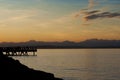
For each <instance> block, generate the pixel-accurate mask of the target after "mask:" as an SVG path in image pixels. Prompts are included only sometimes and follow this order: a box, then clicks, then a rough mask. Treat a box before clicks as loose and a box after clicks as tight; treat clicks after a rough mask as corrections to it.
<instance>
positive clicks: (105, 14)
mask: <svg viewBox="0 0 120 80" xmlns="http://www.w3.org/2000/svg"><path fill="white" fill-rule="evenodd" d="M98 18H120V13H118V12H114V13H112V12H101V13H97V14H91V15H87V16H86V17H84V19H85V20H87V21H88V20H94V19H98Z"/></svg>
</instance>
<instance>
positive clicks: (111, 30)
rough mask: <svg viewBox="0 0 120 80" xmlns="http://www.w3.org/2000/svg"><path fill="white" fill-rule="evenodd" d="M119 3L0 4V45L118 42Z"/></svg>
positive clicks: (50, 0) (5, 0)
mask: <svg viewBox="0 0 120 80" xmlns="http://www.w3.org/2000/svg"><path fill="white" fill-rule="evenodd" d="M119 8H120V0H0V42H21V41H28V40H36V41H65V40H69V41H76V42H79V41H83V40H87V39H93V38H96V39H109V40H113V39H114V40H120V9H119Z"/></svg>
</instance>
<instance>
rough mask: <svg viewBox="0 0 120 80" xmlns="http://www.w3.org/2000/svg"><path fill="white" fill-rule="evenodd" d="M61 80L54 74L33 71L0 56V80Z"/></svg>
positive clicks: (15, 61) (17, 62) (16, 61)
mask: <svg viewBox="0 0 120 80" xmlns="http://www.w3.org/2000/svg"><path fill="white" fill-rule="evenodd" d="M19 79H21V80H24V79H27V80H63V79H60V78H55V77H54V74H52V73H47V72H43V71H38V70H34V69H31V68H28V67H27V66H25V65H23V64H21V63H20V62H19V61H18V60H14V59H12V58H10V57H7V56H5V55H0V80H19Z"/></svg>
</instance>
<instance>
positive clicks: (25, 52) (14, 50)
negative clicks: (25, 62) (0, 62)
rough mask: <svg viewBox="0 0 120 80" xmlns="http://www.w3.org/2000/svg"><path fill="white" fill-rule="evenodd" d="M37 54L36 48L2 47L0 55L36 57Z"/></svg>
mask: <svg viewBox="0 0 120 80" xmlns="http://www.w3.org/2000/svg"><path fill="white" fill-rule="evenodd" d="M36 52H37V48H35V47H0V54H3V55H7V56H29V55H30V53H32V56H36Z"/></svg>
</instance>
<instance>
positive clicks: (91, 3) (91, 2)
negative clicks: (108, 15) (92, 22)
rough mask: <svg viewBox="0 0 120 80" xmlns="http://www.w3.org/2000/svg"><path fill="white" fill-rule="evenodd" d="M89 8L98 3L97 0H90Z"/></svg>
mask: <svg viewBox="0 0 120 80" xmlns="http://www.w3.org/2000/svg"><path fill="white" fill-rule="evenodd" d="M88 2H89V3H88V8H89V9H90V8H93V7H94V6H95V5H97V2H96V1H95V0H88Z"/></svg>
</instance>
